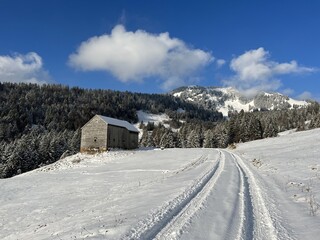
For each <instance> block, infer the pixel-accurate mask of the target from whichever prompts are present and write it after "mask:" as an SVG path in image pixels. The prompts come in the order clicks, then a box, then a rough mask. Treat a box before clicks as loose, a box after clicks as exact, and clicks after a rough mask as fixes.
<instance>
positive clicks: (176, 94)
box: [173, 92, 182, 97]
mask: <svg viewBox="0 0 320 240" xmlns="http://www.w3.org/2000/svg"><path fill="white" fill-rule="evenodd" d="M181 94H182V92H176V93H174V94H173V96H175V97H180V96H181Z"/></svg>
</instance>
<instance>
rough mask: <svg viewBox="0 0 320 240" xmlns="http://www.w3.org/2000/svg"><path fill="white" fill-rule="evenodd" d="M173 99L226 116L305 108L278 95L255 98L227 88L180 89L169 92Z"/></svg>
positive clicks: (290, 99) (300, 103) (263, 94)
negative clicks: (238, 112)
mask: <svg viewBox="0 0 320 240" xmlns="http://www.w3.org/2000/svg"><path fill="white" fill-rule="evenodd" d="M171 94H172V95H173V96H175V97H179V98H181V99H183V100H186V101H189V102H194V103H196V104H199V105H201V106H204V107H205V108H208V109H214V110H218V111H219V112H221V113H222V114H223V115H224V116H228V112H229V111H241V110H242V109H243V110H244V111H253V110H254V109H259V110H275V109H290V108H295V107H297V108H299V107H302V106H306V105H307V104H308V103H307V102H306V101H298V100H294V99H292V98H289V97H288V96H285V95H282V94H280V93H267V92H260V93H258V94H257V95H256V96H255V97H252V98H248V97H245V96H243V95H242V94H241V93H240V92H239V91H237V90H236V89H234V88H231V87H227V88H222V87H201V86H188V87H180V88H178V89H175V90H173V91H172V92H171Z"/></svg>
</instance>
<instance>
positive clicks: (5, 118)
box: [0, 82, 222, 178]
mask: <svg viewBox="0 0 320 240" xmlns="http://www.w3.org/2000/svg"><path fill="white" fill-rule="evenodd" d="M178 109H183V110H184V111H177V110H178ZM137 110H144V111H148V112H150V113H154V114H160V113H166V114H168V115H169V116H170V118H172V119H173V121H175V122H178V120H177V119H179V120H180V119H182V120H184V121H190V120H192V119H201V120H203V121H219V120H221V119H222V115H221V114H220V113H218V112H215V111H210V110H206V109H204V108H199V107H197V106H196V105H194V104H191V103H187V102H184V101H182V100H180V99H178V98H175V97H173V96H171V95H168V94H143V93H131V92H120V91H112V90H92V89H81V88H78V87H72V88H70V87H68V86H62V85H41V86H39V85H36V84H23V83H20V84H14V83H1V82H0V153H1V154H0V177H2V178H3V177H11V176H13V175H16V174H19V173H23V172H26V171H29V170H32V169H34V168H36V167H39V166H42V165H43V164H49V163H52V162H54V161H57V160H58V159H59V158H60V157H61V156H62V155H63V154H64V153H66V154H73V153H75V152H77V151H78V150H79V148H80V145H79V144H80V128H81V127H82V126H83V125H84V124H85V123H86V122H87V121H88V120H89V119H91V118H92V117H93V116H94V115H95V114H100V115H105V116H109V117H113V118H118V119H122V120H127V121H129V122H131V123H136V122H137V121H138V116H137ZM66 154H65V155H66Z"/></svg>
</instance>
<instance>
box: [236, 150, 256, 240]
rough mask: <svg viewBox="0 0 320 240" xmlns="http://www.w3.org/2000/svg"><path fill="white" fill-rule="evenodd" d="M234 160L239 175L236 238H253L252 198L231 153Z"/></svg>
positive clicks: (243, 174)
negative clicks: (238, 218) (238, 210)
mask: <svg viewBox="0 0 320 240" xmlns="http://www.w3.org/2000/svg"><path fill="white" fill-rule="evenodd" d="M231 156H232V158H233V159H234V161H235V164H236V167H237V169H238V172H239V176H240V192H239V195H240V199H241V200H240V203H239V204H240V207H239V208H240V213H239V215H240V219H241V220H240V225H239V228H238V234H237V237H236V239H253V227H254V220H253V209H252V207H253V206H252V199H251V195H250V191H249V182H248V179H247V177H246V175H245V173H244V171H243V169H242V168H241V167H240V166H239V163H238V162H237V160H236V158H235V157H234V155H231Z"/></svg>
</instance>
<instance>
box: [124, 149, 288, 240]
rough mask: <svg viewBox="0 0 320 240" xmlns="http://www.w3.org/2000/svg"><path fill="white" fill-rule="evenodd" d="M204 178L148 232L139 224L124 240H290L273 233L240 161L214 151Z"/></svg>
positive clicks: (270, 218) (253, 183) (270, 219)
mask: <svg viewBox="0 0 320 240" xmlns="http://www.w3.org/2000/svg"><path fill="white" fill-rule="evenodd" d="M203 179H205V180H203ZM203 179H201V180H200V181H199V182H200V184H198V185H197V186H195V187H192V189H190V190H191V191H192V190H193V192H194V193H193V194H192V195H190V196H188V197H186V198H184V199H183V198H182V200H181V201H180V203H179V204H178V206H177V207H176V208H175V209H173V210H172V211H169V212H168V213H167V214H166V215H164V214H161V215H162V218H163V219H164V221H162V220H161V219H160V220H159V219H158V222H157V224H152V223H153V222H152V221H154V220H152V221H151V222H149V225H150V226H151V227H149V228H148V227H145V226H146V225H148V224H144V227H143V228H140V229H139V227H138V228H137V229H135V231H134V232H132V233H131V234H129V235H127V236H126V237H125V238H124V239H153V238H154V239H159V240H160V239H292V238H290V237H289V235H288V234H287V232H286V229H284V228H282V229H279V230H281V231H279V230H276V228H275V226H274V223H273V221H275V220H276V219H275V216H272V211H270V210H268V208H267V205H266V203H265V200H264V198H265V197H266V196H262V190H261V189H260V187H259V185H258V183H257V180H256V179H255V177H254V174H253V173H252V171H251V170H250V169H249V168H248V167H247V166H246V165H245V164H244V162H243V160H242V159H241V158H240V157H239V156H237V155H235V154H234V153H231V152H229V151H226V150H219V158H218V160H217V163H216V165H215V166H214V168H212V170H211V171H209V173H206V174H205V175H204V177H203ZM146 222H148V220H146ZM279 226H281V225H279Z"/></svg>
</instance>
